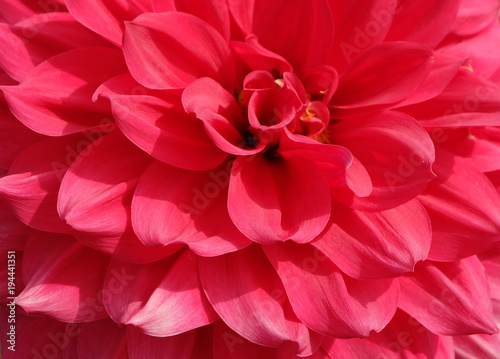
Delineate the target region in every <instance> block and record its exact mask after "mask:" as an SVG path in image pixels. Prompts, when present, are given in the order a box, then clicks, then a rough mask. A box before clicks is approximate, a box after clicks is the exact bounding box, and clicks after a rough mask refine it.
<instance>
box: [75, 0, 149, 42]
mask: <svg viewBox="0 0 500 359" xmlns="http://www.w3.org/2000/svg"><path fill="white" fill-rule="evenodd" d="M147 3H148V2H145V1H140V0H97V1H92V2H87V1H79V0H66V6H67V7H68V10H69V12H70V13H71V15H73V17H74V18H75V19H77V20H78V22H80V23H81V24H83V25H85V26H86V27H88V28H89V29H91V30H92V31H94V32H96V33H98V34H99V35H101V36H102V37H104V38H105V39H108V40H110V41H111V42H112V43H114V44H115V45H118V46H121V44H122V37H123V31H124V28H125V24H124V22H125V21H130V20H133V19H134V18H135V17H136V16H138V15H140V14H142V13H144V12H146V11H151V10H152V8H151V5H149V6H148V4H147Z"/></svg>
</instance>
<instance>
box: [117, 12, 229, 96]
mask: <svg viewBox="0 0 500 359" xmlns="http://www.w3.org/2000/svg"><path fill="white" fill-rule="evenodd" d="M123 51H124V54H125V59H126V60H127V65H128V67H129V69H130V73H131V74H132V76H134V78H135V79H136V80H137V81H138V82H139V83H141V84H142V85H144V86H146V87H148V88H156V89H159V88H184V87H186V86H187V85H188V84H190V83H191V82H193V81H194V80H196V79H198V78H200V77H205V76H206V77H211V78H213V79H214V80H216V81H217V82H219V83H221V84H222V85H223V86H224V87H225V88H227V89H230V88H232V86H233V81H234V64H233V61H232V55H231V50H230V48H229V44H228V42H227V41H226V40H225V39H224V38H223V37H222V35H221V34H220V33H219V32H218V31H217V30H215V29H214V28H213V27H211V26H210V25H208V24H207V23H206V22H204V21H202V20H200V19H199V18H197V17H195V16H192V15H189V14H186V13H181V12H166V13H162V14H152V13H148V14H143V15H141V16H139V17H137V18H136V19H135V20H134V21H132V22H129V23H127V24H126V30H125V35H124V38H123Z"/></svg>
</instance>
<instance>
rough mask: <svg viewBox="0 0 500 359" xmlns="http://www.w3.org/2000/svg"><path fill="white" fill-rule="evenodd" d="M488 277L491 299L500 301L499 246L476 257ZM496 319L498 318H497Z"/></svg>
mask: <svg viewBox="0 0 500 359" xmlns="http://www.w3.org/2000/svg"><path fill="white" fill-rule="evenodd" d="M478 257H479V259H480V260H481V264H482V265H483V267H484V269H485V270H486V274H487V275H488V283H489V284H490V289H491V297H492V298H494V299H497V300H500V245H498V244H497V245H496V246H494V247H493V248H491V249H490V250H488V251H487V252H485V253H481V254H479V255H478ZM497 319H498V318H497Z"/></svg>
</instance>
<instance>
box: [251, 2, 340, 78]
mask: <svg viewBox="0 0 500 359" xmlns="http://www.w3.org/2000/svg"><path fill="white" fill-rule="evenodd" d="M292 24H303V26H294V25H292ZM252 30H253V33H254V34H255V35H257V38H258V39H259V43H260V44H262V46H264V47H265V48H267V49H269V50H271V51H274V52H276V53H277V54H279V55H281V56H283V57H284V58H285V59H287V61H289V62H290V63H291V64H292V66H293V67H294V68H295V69H296V70H299V69H302V68H304V67H307V66H313V65H319V64H322V62H323V60H324V59H325V58H326V56H327V55H328V53H329V52H330V48H331V46H332V43H333V19H332V17H331V13H330V9H329V7H328V4H327V2H326V0H311V1H308V2H307V3H305V2H303V1H300V0H277V1H273V2H269V1H265V0H256V1H255V11H254V15H253V26H252Z"/></svg>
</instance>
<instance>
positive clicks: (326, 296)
mask: <svg viewBox="0 0 500 359" xmlns="http://www.w3.org/2000/svg"><path fill="white" fill-rule="evenodd" d="M263 249H264V251H265V253H266V255H267V257H268V258H269V260H270V262H271V263H272V264H273V266H274V268H275V269H276V271H277V272H278V275H279V276H280V278H281V281H282V282H283V286H284V287H285V290H286V293H287V296H288V298H289V299H290V303H291V304H292V307H293V310H294V312H295V313H296V314H297V316H298V317H299V319H300V320H301V321H302V322H303V323H304V324H305V325H307V327H309V328H311V329H312V330H314V331H317V332H319V333H321V334H325V335H329V336H333V337H340V338H350V337H363V336H367V335H369V333H370V331H371V330H375V331H380V330H382V328H384V327H385V326H386V325H387V323H388V322H389V321H390V319H391V318H392V316H393V315H394V312H395V311H396V305H397V300H398V295H399V294H398V293H399V288H398V284H397V282H396V281H395V280H392V279H387V280H372V281H360V280H356V279H352V278H349V277H347V276H345V275H343V274H342V272H341V271H340V270H339V269H338V268H337V267H336V266H335V264H333V262H331V261H330V260H329V259H328V258H327V257H325V256H324V255H323V254H322V253H320V252H319V251H318V250H314V249H313V247H312V246H310V245H308V244H302V245H300V244H296V243H292V242H287V243H275V244H274V245H272V246H266V247H263Z"/></svg>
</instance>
